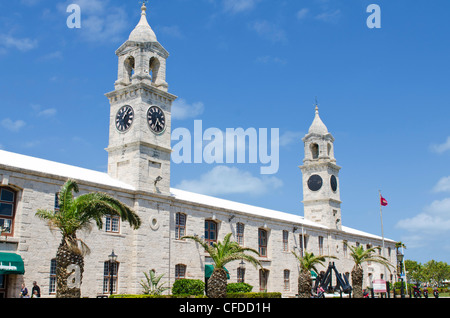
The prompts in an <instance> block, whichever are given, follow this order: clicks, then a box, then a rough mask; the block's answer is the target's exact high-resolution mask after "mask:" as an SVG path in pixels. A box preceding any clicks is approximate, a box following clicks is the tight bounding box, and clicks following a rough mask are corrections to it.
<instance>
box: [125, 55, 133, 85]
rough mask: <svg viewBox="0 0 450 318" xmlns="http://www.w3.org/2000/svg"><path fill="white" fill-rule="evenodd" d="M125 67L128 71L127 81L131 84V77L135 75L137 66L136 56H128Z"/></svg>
mask: <svg viewBox="0 0 450 318" xmlns="http://www.w3.org/2000/svg"><path fill="white" fill-rule="evenodd" d="M124 67H125V72H126V73H125V75H126V78H125V80H126V81H127V83H129V84H131V79H132V77H133V75H134V67H135V63H134V57H132V56H130V57H128V58H127V59H126V60H125V62H124Z"/></svg>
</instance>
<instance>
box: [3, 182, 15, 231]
mask: <svg viewBox="0 0 450 318" xmlns="http://www.w3.org/2000/svg"><path fill="white" fill-rule="evenodd" d="M15 205H16V192H15V191H14V190H12V189H10V188H0V235H5V236H12V235H13V223H14V214H15V209H16V206H15Z"/></svg>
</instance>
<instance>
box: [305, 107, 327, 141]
mask: <svg viewBox="0 0 450 318" xmlns="http://www.w3.org/2000/svg"><path fill="white" fill-rule="evenodd" d="M308 133H309V134H311V133H316V134H319V135H326V134H328V128H327V126H325V124H324V123H323V121H322V119H320V116H319V108H318V107H317V106H316V115H315V117H314V120H313V123H312V124H311V127H309V131H308Z"/></svg>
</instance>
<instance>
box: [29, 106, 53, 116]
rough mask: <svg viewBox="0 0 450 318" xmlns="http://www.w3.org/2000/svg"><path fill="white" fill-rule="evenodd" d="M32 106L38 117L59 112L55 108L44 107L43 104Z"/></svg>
mask: <svg viewBox="0 0 450 318" xmlns="http://www.w3.org/2000/svg"><path fill="white" fill-rule="evenodd" d="M31 108H33V110H34V111H35V113H36V116H38V117H52V116H55V115H56V112H57V111H56V109H55V108H46V109H42V107H41V105H38V104H31Z"/></svg>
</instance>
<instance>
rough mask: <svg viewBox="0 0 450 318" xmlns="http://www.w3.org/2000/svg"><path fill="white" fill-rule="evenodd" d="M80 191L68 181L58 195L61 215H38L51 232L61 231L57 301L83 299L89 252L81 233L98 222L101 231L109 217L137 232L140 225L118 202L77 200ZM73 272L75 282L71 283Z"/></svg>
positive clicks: (93, 196) (100, 197)
mask: <svg viewBox="0 0 450 318" xmlns="http://www.w3.org/2000/svg"><path fill="white" fill-rule="evenodd" d="M78 191H79V190H78V184H77V183H76V182H75V181H73V180H68V181H67V182H66V183H65V184H64V185H63V186H62V187H61V190H60V192H59V211H51V210H41V209H40V210H38V211H37V213H36V216H37V217H39V218H40V219H42V220H46V221H47V222H48V225H49V227H50V229H59V231H60V232H61V235H62V239H61V243H60V245H59V247H58V251H57V253H56V284H57V289H56V297H58V298H79V297H80V296H81V289H80V287H81V286H80V285H81V281H82V277H83V271H84V256H85V255H86V254H87V253H88V252H89V249H88V247H87V245H86V244H85V243H84V242H83V241H81V240H80V239H78V238H77V235H76V232H77V231H78V230H81V229H89V228H90V226H91V221H95V223H96V224H97V227H98V228H99V229H101V228H102V227H103V221H102V218H103V217H104V216H106V215H118V216H120V218H121V219H122V221H128V222H129V223H130V226H131V227H132V228H134V229H137V228H139V226H140V225H141V220H140V218H139V216H138V215H137V214H136V213H135V212H134V211H132V210H131V209H130V208H129V207H128V206H126V205H125V204H123V203H122V202H120V201H119V200H117V199H115V198H112V197H110V196H108V195H107V194H104V193H97V192H96V193H88V194H84V195H80V196H79V197H77V198H74V196H73V192H76V193H78ZM74 270H75V274H76V278H75V279H76V281H75V282H74V281H73V279H72V278H73V276H72V275H73V274H72V272H73V271H74ZM68 271H70V272H68ZM69 277H70V279H68V278H69Z"/></svg>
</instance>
